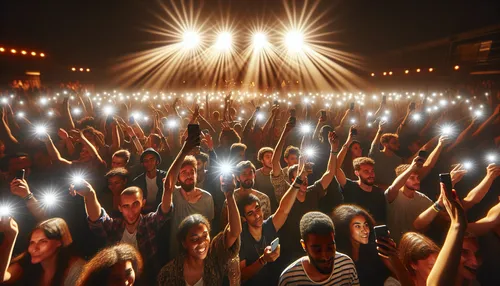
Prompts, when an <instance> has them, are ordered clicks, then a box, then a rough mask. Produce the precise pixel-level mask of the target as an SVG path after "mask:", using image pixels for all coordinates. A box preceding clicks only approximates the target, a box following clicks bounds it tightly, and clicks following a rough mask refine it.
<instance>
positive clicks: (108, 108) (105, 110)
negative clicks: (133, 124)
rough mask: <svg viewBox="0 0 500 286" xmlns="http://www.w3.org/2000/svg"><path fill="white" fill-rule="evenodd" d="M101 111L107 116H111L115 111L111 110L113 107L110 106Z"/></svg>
mask: <svg viewBox="0 0 500 286" xmlns="http://www.w3.org/2000/svg"><path fill="white" fill-rule="evenodd" d="M102 111H103V112H104V115H106V116H108V115H111V114H113V113H114V112H115V110H114V109H113V107H111V106H105V107H104V108H103V109H102Z"/></svg>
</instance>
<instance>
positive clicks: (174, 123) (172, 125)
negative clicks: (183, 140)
mask: <svg viewBox="0 0 500 286" xmlns="http://www.w3.org/2000/svg"><path fill="white" fill-rule="evenodd" d="M167 126H168V128H175V127H177V121H176V120H174V119H170V120H169V121H168V122H167Z"/></svg>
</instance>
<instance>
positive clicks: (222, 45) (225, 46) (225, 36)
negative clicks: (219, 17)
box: [215, 32, 233, 52]
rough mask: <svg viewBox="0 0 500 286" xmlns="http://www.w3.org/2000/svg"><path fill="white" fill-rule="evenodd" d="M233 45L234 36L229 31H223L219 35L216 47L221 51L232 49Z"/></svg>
mask: <svg viewBox="0 0 500 286" xmlns="http://www.w3.org/2000/svg"><path fill="white" fill-rule="evenodd" d="M232 45H233V37H232V35H231V33H229V32H222V33H220V34H219V35H218V36H217V41H216V42H215V48H216V49H217V50H219V51H223V52H227V51H230V50H231V48H232Z"/></svg>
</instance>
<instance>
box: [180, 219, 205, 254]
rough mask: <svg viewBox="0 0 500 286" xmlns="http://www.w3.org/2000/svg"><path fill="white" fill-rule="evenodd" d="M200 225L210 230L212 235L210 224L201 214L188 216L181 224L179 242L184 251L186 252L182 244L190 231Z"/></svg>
mask: <svg viewBox="0 0 500 286" xmlns="http://www.w3.org/2000/svg"><path fill="white" fill-rule="evenodd" d="M199 224H204V225H205V226H206V227H207V228H208V233H210V222H209V221H208V219H207V218H206V217H204V216H203V215H201V214H193V215H190V216H187V217H186V218H185V219H183V220H182V222H181V223H180V224H179V228H178V229H177V241H178V242H179V246H180V249H182V251H185V249H184V247H183V246H182V242H183V241H184V240H185V239H186V236H187V234H188V232H189V229H190V228H191V227H193V226H195V225H199Z"/></svg>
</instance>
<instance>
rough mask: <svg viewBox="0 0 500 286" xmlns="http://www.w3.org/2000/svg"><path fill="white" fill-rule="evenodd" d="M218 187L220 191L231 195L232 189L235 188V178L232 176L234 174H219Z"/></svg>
mask: <svg viewBox="0 0 500 286" xmlns="http://www.w3.org/2000/svg"><path fill="white" fill-rule="evenodd" d="M220 188H221V191H222V192H224V194H226V196H228V195H232V194H233V192H234V189H236V179H235V178H234V175H233V174H231V175H221V176H220Z"/></svg>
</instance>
